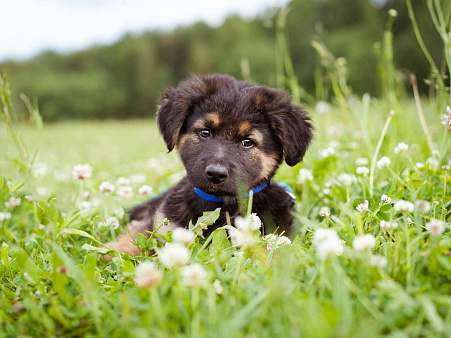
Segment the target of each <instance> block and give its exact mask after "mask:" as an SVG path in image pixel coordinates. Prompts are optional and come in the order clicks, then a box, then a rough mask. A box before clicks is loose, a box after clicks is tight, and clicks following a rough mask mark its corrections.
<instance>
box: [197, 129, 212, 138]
mask: <svg viewBox="0 0 451 338" xmlns="http://www.w3.org/2000/svg"><path fill="white" fill-rule="evenodd" d="M199 136H200V137H202V138H207V137H210V136H211V132H210V130H208V129H202V130H201V131H199Z"/></svg>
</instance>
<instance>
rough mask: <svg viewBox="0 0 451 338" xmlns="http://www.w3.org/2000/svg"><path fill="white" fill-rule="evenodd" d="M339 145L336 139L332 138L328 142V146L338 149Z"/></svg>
mask: <svg viewBox="0 0 451 338" xmlns="http://www.w3.org/2000/svg"><path fill="white" fill-rule="evenodd" d="M340 146H341V143H340V142H338V141H337V140H333V141H330V142H329V147H332V148H335V149H338V148H340Z"/></svg>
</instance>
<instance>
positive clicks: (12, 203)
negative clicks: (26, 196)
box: [5, 197, 22, 209]
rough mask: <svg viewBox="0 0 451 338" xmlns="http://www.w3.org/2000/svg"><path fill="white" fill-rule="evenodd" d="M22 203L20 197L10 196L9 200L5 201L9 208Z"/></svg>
mask: <svg viewBox="0 0 451 338" xmlns="http://www.w3.org/2000/svg"><path fill="white" fill-rule="evenodd" d="M20 203H22V200H21V199H20V197H17V198H16V197H10V199H9V200H8V202H5V207H7V208H8V209H14V208H15V207H18V206H19V205H20Z"/></svg>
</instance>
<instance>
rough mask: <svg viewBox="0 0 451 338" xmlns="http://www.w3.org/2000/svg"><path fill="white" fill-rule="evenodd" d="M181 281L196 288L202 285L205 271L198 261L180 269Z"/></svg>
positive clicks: (205, 274)
mask: <svg viewBox="0 0 451 338" xmlns="http://www.w3.org/2000/svg"><path fill="white" fill-rule="evenodd" d="M181 275H182V282H183V284H185V285H186V286H189V287H191V288H196V287H199V286H202V285H203V284H204V283H205V281H206V279H207V276H208V274H207V271H205V269H204V267H203V266H202V265H200V264H199V263H193V264H191V265H189V266H185V267H183V268H182V269H181Z"/></svg>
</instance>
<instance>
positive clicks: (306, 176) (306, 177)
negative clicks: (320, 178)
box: [298, 168, 313, 184]
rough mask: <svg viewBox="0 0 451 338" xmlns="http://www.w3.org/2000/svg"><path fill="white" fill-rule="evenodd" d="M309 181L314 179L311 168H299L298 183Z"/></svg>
mask: <svg viewBox="0 0 451 338" xmlns="http://www.w3.org/2000/svg"><path fill="white" fill-rule="evenodd" d="M307 181H313V174H312V172H311V171H310V170H308V169H306V168H302V169H300V170H299V175H298V183H300V184H304V183H305V182H307Z"/></svg>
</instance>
